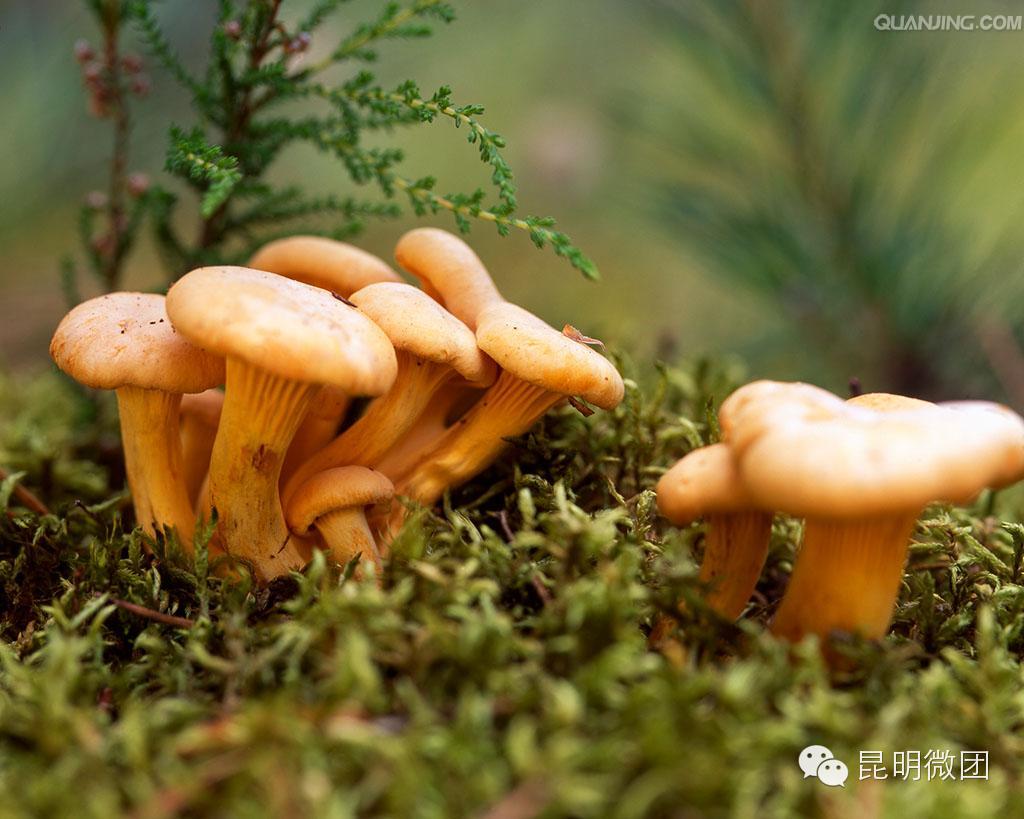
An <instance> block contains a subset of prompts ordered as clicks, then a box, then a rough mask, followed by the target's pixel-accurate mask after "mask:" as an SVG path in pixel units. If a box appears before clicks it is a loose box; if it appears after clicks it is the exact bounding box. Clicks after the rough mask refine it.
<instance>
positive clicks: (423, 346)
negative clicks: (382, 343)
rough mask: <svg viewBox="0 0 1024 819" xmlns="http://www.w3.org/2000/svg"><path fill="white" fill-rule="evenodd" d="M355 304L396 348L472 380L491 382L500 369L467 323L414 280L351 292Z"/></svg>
mask: <svg viewBox="0 0 1024 819" xmlns="http://www.w3.org/2000/svg"><path fill="white" fill-rule="evenodd" d="M351 302H352V303H353V304H354V305H356V307H358V308H359V309H360V310H362V311H363V313H365V314H366V315H367V316H369V317H370V319H371V320H372V321H373V322H374V323H375V324H376V325H377V326H378V327H380V328H381V329H382V330H383V331H384V332H385V333H386V334H387V336H388V338H390V339H391V343H392V344H393V345H394V346H395V349H399V350H406V351H407V352H409V353H411V354H412V355H414V356H416V357H417V358H423V359H427V360H428V361H433V362H435V363H437V364H447V365H448V366H450V367H451V368H452V369H454V370H455V371H456V372H457V373H458V374H459V375H461V376H462V377H463V378H465V379H466V380H467V381H470V382H472V383H474V384H479V385H481V386H487V385H488V384H490V383H491V382H493V381H494V379H495V377H496V374H497V373H496V371H497V368H496V367H495V365H494V362H493V361H491V359H490V358H488V357H487V356H486V355H484V353H482V352H481V351H480V348H479V347H477V346H476V336H474V335H473V331H472V330H470V329H469V328H468V327H467V326H466V325H465V324H463V323H462V322H461V321H459V320H458V319H457V318H455V316H453V315H452V314H451V313H449V312H448V311H447V310H445V309H444V308H443V307H442V306H441V305H440V304H438V303H437V302H436V301H434V300H433V299H432V298H430V296H428V295H427V294H426V293H424V292H423V291H422V290H419V289H417V288H415V287H413V286H412V285H411V284H404V283H403V284H400V283H397V282H381V283H379V284H371V285H368V286H366V287H364V288H362V289H361V290H358V291H357V292H355V293H353V294H352V297H351Z"/></svg>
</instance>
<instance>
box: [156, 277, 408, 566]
mask: <svg viewBox="0 0 1024 819" xmlns="http://www.w3.org/2000/svg"><path fill="white" fill-rule="evenodd" d="M167 311H168V313H169V314H170V316H171V319H172V321H173V322H174V325H175V327H177V328H178V330H179V331H180V332H181V333H182V335H184V336H185V337H186V338H189V339H192V340H193V341H195V342H196V343H199V344H203V345H205V346H206V347H207V348H208V349H210V350H213V351H216V352H218V353H220V354H222V355H224V356H225V358H226V359H227V379H226V395H225V399H224V408H223V411H222V413H221V419H220V427H219V428H218V430H217V438H216V441H215V443H214V447H213V454H212V457H211V460H210V477H209V504H210V506H212V507H213V508H215V509H216V510H217V513H218V515H219V521H218V527H217V538H218V542H219V543H220V544H222V545H223V547H224V549H225V551H226V552H228V554H230V555H233V556H235V557H240V558H244V559H246V560H248V561H249V562H250V563H251V564H252V565H253V567H254V569H255V571H256V573H257V577H258V579H260V580H268V579H271V578H273V577H276V576H278V575H281V574H284V573H286V572H287V571H289V570H291V569H296V568H300V567H301V566H302V565H303V564H304V563H305V562H306V560H307V559H308V554H307V551H306V550H305V548H304V547H303V546H302V544H301V543H299V542H298V540H297V539H296V538H293V537H292V536H291V535H290V534H289V532H288V528H287V526H286V525H285V521H284V514H283V511H282V508H281V502H280V499H279V496H278V479H279V477H280V472H281V463H282V460H283V458H284V454H285V451H286V450H287V448H288V444H289V442H290V441H291V439H292V436H293V435H294V434H295V430H296V428H297V427H298V425H299V422H300V421H301V420H302V418H303V416H304V414H305V412H306V409H307V408H308V406H309V403H310V401H311V400H313V398H314V396H315V394H316V391H317V390H318V389H319V387H320V385H329V386H334V387H338V388H339V389H342V390H345V391H346V392H349V393H351V394H353V395H380V394H381V393H383V392H385V391H386V390H387V389H388V388H389V387H390V386H391V383H392V382H393V381H394V378H395V370H396V365H395V354H394V350H393V349H392V347H391V343H390V342H389V341H388V339H387V336H385V335H384V333H383V332H382V331H381V330H380V329H379V328H378V327H377V326H376V325H375V324H374V323H373V322H371V321H370V320H369V319H368V318H366V317H365V316H364V315H362V314H361V313H360V312H359V311H358V310H355V309H353V308H352V307H349V306H347V305H345V304H343V303H342V302H340V301H338V300H337V299H335V298H333V297H332V296H331V294H330V293H328V292H327V291H325V290H320V289H318V288H315V287H310V286H308V285H304V284H301V283H299V282H296V281H292V280H290V279H286V278H283V277H281V276H276V275H274V274H272V273H267V272H264V271H260V270H251V269H249V268H244V267H206V268H200V269H198V270H193V271H192V272H191V273H188V274H187V275H185V276H184V277H182V278H181V279H179V280H178V282H177V283H176V284H175V285H174V286H173V287H172V288H171V290H170V292H169V293H168V295H167Z"/></svg>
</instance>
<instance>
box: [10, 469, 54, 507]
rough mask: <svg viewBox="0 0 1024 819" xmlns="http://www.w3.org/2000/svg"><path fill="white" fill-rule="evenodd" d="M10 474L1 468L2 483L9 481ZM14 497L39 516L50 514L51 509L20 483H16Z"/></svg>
mask: <svg viewBox="0 0 1024 819" xmlns="http://www.w3.org/2000/svg"><path fill="white" fill-rule="evenodd" d="M9 474H10V473H9V472H8V471H7V470H6V469H4V468H3V467H0V481H5V480H7V478H8V476H9ZM14 497H15V498H17V499H18V502H19V503H21V505H22V506H24V507H25V508H26V509H30V510H31V511H33V512H35V513H36V514H37V515H48V514H50V509H49V507H48V506H47V505H46V504H45V503H43V502H42V501H41V500H39V498H38V497H36V495H35V494H34V493H32V492H31V491H30V490H28V489H26V488H25V487H24V486H22V485H21V484H20V483H16V484H15V485H14Z"/></svg>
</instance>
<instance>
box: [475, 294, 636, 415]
mask: <svg viewBox="0 0 1024 819" xmlns="http://www.w3.org/2000/svg"><path fill="white" fill-rule="evenodd" d="M476 340H477V344H479V345H480V349H481V350H483V351H484V352H485V353H487V354H488V355H489V356H490V357H491V358H493V359H494V360H495V362H497V364H498V366H499V367H501V368H502V369H503V370H507V371H508V372H510V373H511V374H512V375H514V376H516V377H517V378H521V379H522V380H523V381H527V382H529V383H530V384H534V385H536V386H538V387H542V388H544V389H547V390H551V391H552V392H556V393H561V394H562V395H566V396H579V397H581V398H583V399H584V400H586V401H588V402H590V403H591V404H596V405H597V406H599V407H601V408H602V409H613V408H614V407H616V406H618V404H619V402H620V401H622V396H623V394H624V391H625V387H624V386H623V383H622V376H620V375H619V372H618V370H616V369H615V367H614V366H613V365H612V363H611V362H610V361H609V360H608V359H607V358H605V357H604V356H603V355H601V354H600V353H598V352H595V351H594V350H592V349H591V348H590V347H588V346H586V345H585V344H581V343H580V342H578V341H574V340H572V339H571V338H568V337H567V336H565V335H563V334H562V333H560V332H558V331H557V330H555V329H554V328H553V327H551V325H549V324H548V323H547V322H545V321H542V320H541V319H539V318H537V316H535V315H533V313H530V312H529V311H527V310H524V309H523V308H522V307H518V306H517V305H514V304H511V303H509V302H502V303H500V304H495V305H493V306H491V307H489V308H487V309H486V310H484V311H483V312H482V313H481V314H480V318H479V321H478V323H477V330H476Z"/></svg>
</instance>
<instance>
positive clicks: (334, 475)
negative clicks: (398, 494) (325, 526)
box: [286, 466, 395, 533]
mask: <svg viewBox="0 0 1024 819" xmlns="http://www.w3.org/2000/svg"><path fill="white" fill-rule="evenodd" d="M394 494H395V487H394V485H393V484H392V483H391V481H389V480H388V479H387V478H386V477H385V476H384V475H383V474H382V473H380V472H377V471H375V470H373V469H367V468H366V467H365V466H339V467H335V468H334V469H326V470H324V471H323V472H318V473H317V474H316V475H314V476H313V477H312V478H310V479H309V480H308V481H306V482H305V483H304V484H302V486H300V487H299V488H298V490H297V491H296V492H295V494H294V496H293V497H292V500H291V501H290V502H289V504H288V509H287V512H286V516H287V519H288V527H289V528H290V529H291V530H292V531H293V532H300V533H305V532H308V531H309V530H310V528H312V526H313V524H315V523H316V520H317V518H320V517H322V516H323V515H326V514H329V513H330V512H337V511H340V510H342V509H360V508H363V507H367V506H374V505H376V504H378V503H385V502H387V501H389V500H391V498H393V497H394Z"/></svg>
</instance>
